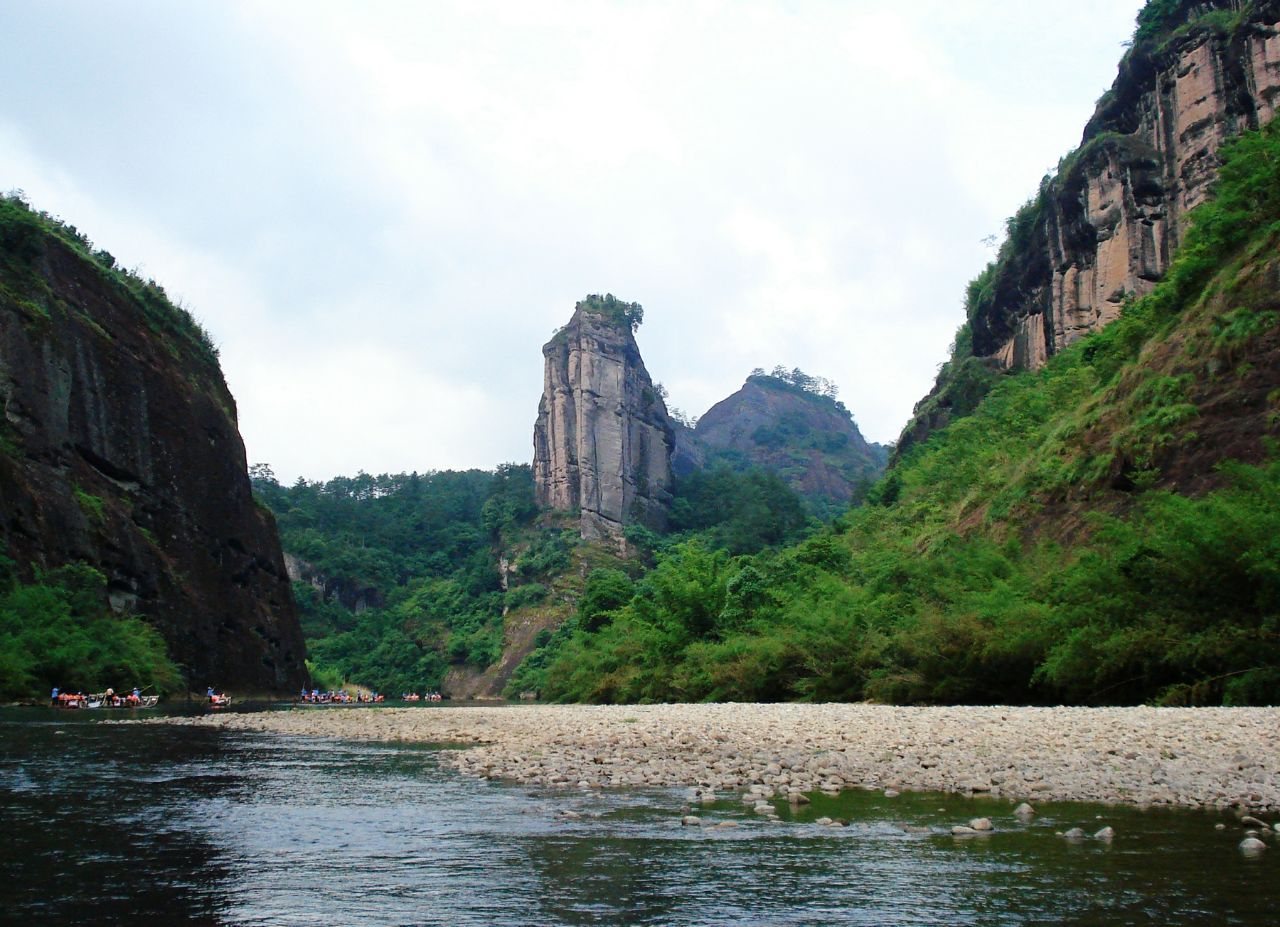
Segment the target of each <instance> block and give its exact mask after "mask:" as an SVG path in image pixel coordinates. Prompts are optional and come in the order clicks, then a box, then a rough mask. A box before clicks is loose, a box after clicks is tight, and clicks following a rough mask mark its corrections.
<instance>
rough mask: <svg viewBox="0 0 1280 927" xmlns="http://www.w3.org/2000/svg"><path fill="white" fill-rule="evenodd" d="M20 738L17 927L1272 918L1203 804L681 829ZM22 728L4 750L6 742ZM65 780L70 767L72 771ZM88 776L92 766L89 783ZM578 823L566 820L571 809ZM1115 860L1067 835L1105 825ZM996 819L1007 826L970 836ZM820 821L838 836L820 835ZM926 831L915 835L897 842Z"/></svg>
mask: <svg viewBox="0 0 1280 927" xmlns="http://www.w3.org/2000/svg"><path fill="white" fill-rule="evenodd" d="M63 727H64V728H65V730H66V734H64V735H58V736H55V735H54V734H53V727H52V726H51V725H48V724H36V725H22V724H16V725H13V724H11V725H9V726H6V727H5V729H4V731H3V734H4V737H3V740H2V741H0V744H2V746H0V813H2V814H3V818H4V821H5V825H6V836H7V837H9V838H10V839H8V840H7V841H6V842H5V846H4V849H3V850H0V854H3V856H0V858H2V859H3V860H4V862H5V866H6V872H7V873H8V874H9V878H7V879H5V880H4V881H3V884H0V908H2V909H3V910H5V911H6V912H8V913H9V915H10V916H12V917H16V918H18V919H25V920H37V919H45V920H48V921H51V922H52V921H60V920H72V919H76V918H79V919H81V920H85V921H86V922H92V923H115V922H123V921H129V922H131V923H137V922H139V921H144V920H146V919H147V918H149V917H150V918H155V917H160V916H164V917H165V918H167V919H168V920H169V921H178V920H182V919H186V920H192V921H200V920H205V921H208V922H221V923H230V924H264V925H265V924H272V925H276V924H308V925H310V924H334V923H343V924H352V925H358V924H390V923H405V924H449V925H471V924H476V925H478V924H485V925H491V924H620V923H626V924H711V925H721V924H724V925H728V924H759V925H763V924H787V925H793V924H794V925H802V924H803V925H808V924H867V925H870V924H876V925H882V924H925V923H929V924H939V923H944V924H982V925H988V924H997V925H1003V924H1010V925H1012V924H1029V923H1043V922H1075V923H1080V924H1109V923H1115V924H1125V923H1147V922H1149V921H1153V920H1157V921H1160V922H1162V923H1165V924H1178V923H1238V924H1250V923H1259V924H1261V923H1271V922H1272V918H1271V917H1270V915H1271V907H1272V904H1273V899H1274V894H1273V889H1272V887H1271V886H1272V885H1273V884H1274V880H1275V877H1276V875H1277V871H1278V870H1277V865H1276V863H1277V858H1280V851H1274V852H1272V853H1271V854H1270V858H1268V856H1267V855H1265V854H1264V856H1263V857H1262V858H1260V859H1256V860H1249V859H1244V858H1242V857H1241V855H1240V854H1239V853H1237V852H1236V850H1235V843H1236V842H1238V840H1239V836H1240V834H1239V828H1238V827H1236V826H1235V825H1234V824H1232V825H1231V826H1230V827H1229V828H1228V829H1227V830H1226V831H1223V832H1216V831H1214V830H1213V824H1214V822H1215V821H1216V820H1217V818H1214V817H1211V816H1208V815H1204V814H1196V813H1191V812H1162V813H1145V814H1144V813H1141V812H1138V811H1135V810H1133V809H1126V808H1103V807H1099V806H1084V805H1044V806H1042V807H1041V808H1040V809H1039V810H1040V814H1039V816H1037V817H1036V818H1034V819H1032V820H1031V821H1029V822H1021V821H1018V820H1017V819H1015V818H1014V817H1013V816H1012V814H1011V811H1012V806H1011V805H1008V803H1003V802H999V801H993V800H974V799H966V798H963V797H960V796H954V795H927V796H921V795H911V794H904V795H902V796H900V797H898V798H894V799H887V798H885V797H883V796H881V795H879V794H878V793H869V792H854V793H846V794H844V795H842V796H840V797H839V798H831V797H828V796H823V795H817V796H814V801H813V804H812V805H808V806H803V807H802V808H800V809H797V810H793V809H791V808H789V807H788V806H787V805H786V804H785V803H778V804H777V805H776V807H777V809H778V811H779V820H778V821H776V822H770V821H766V820H763V819H761V818H760V817H759V816H756V815H754V814H752V813H750V812H749V811H748V810H747V809H746V808H744V806H743V805H742V804H741V803H740V802H738V801H737V800H736V799H737V796H733V795H727V794H726V795H724V796H723V800H722V801H719V802H716V803H714V804H711V805H703V806H699V807H698V809H697V810H696V811H695V812H694V813H695V814H697V815H698V816H700V817H702V818H703V819H704V820H705V821H707V822H708V823H710V824H714V823H716V822H719V821H724V820H735V821H738V822H740V825H741V826H739V827H736V828H732V829H714V828H711V827H705V828H704V827H681V826H680V824H679V817H680V812H681V806H682V805H683V804H684V798H683V795H682V794H681V793H679V792H672V791H647V792H646V791H635V792H618V793H604V792H591V793H585V792H578V791H545V790H534V789H524V788H518V787H513V786H506V785H500V784H496V783H490V782H483V781H477V780H471V779H464V778H461V777H460V776H458V775H456V774H455V773H453V772H451V771H450V770H448V769H447V768H445V767H444V766H443V765H442V764H441V763H440V762H438V753H437V752H436V751H434V750H431V749H426V748H421V747H406V746H398V745H387V744H371V743H344V742H338V741H331V740H322V739H310V738H294V739H289V738H284V737H280V736H276V735H266V734H228V733H226V732H219V731H211V730H208V729H203V728H193V727H173V728H168V727H150V726H125V725H93V724H74V725H64V726H63ZM10 735H12V736H10ZM68 770H70V772H68ZM81 771H84V772H81ZM564 811H571V812H573V815H574V816H566V815H564V814H562V812H564ZM1098 815H1102V816H1103V817H1104V819H1105V823H1109V824H1111V825H1112V826H1114V827H1115V828H1116V830H1117V832H1118V836H1117V838H1116V840H1115V841H1114V842H1113V843H1111V844H1103V843H1101V842H1098V841H1085V842H1083V843H1080V844H1075V843H1071V842H1069V841H1065V840H1062V839H1061V838H1058V837H1056V836H1055V831H1057V830H1065V829H1066V828H1069V827H1073V826H1081V827H1084V829H1085V830H1086V831H1088V832H1090V833H1092V832H1093V831H1094V830H1096V829H1097V828H1098V827H1100V826H1102V823H1103V821H1099V820H1098V818H1097V816H1098ZM977 816H989V817H991V818H992V819H993V820H994V821H995V822H996V828H997V830H996V832H995V833H994V834H991V835H989V836H984V837H979V838H973V839H967V840H965V839H956V838H953V837H952V836H951V835H950V833H949V828H950V827H951V825H953V824H957V823H966V822H968V821H969V820H970V819H971V818H973V817H977ZM821 817H831V818H841V819H844V820H845V821H847V822H848V826H846V827H821V826H818V825H817V824H815V823H814V822H815V821H816V820H817V819H818V818H821ZM904 825H905V826H910V827H914V828H927V832H924V833H907V832H906V831H904V829H903V826H904Z"/></svg>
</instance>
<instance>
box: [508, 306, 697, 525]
mask: <svg viewBox="0 0 1280 927" xmlns="http://www.w3.org/2000/svg"><path fill="white" fill-rule="evenodd" d="M639 318H640V307H639V306H636V305H634V304H631V303H623V302H620V301H618V300H616V299H614V298H613V297H612V296H605V297H599V296H591V297H588V298H587V299H585V300H583V301H582V302H580V303H578V305H577V307H576V308H575V310H574V313H573V318H572V319H570V320H569V324H568V325H566V326H565V327H564V328H563V329H561V330H560V331H559V332H557V333H556V335H555V336H554V337H553V338H552V339H551V340H550V341H549V342H547V343H546V345H544V346H543V348H542V354H543V357H544V358H545V359H546V364H545V375H544V380H543V390H542V399H541V401H540V402H539V403H538V420H537V422H536V424H535V425H534V431H533V477H534V484H535V487H536V492H537V500H538V504H539V505H541V506H543V507H545V508H550V509H555V510H557V511H574V512H579V513H580V516H581V526H582V536H583V537H584V538H588V539H601V538H612V539H615V540H616V539H620V538H621V536H622V531H623V528H624V527H625V526H626V525H629V524H633V523H635V524H642V525H645V526H647V527H650V528H653V529H655V530H661V529H663V528H664V527H665V525H666V520H667V507H668V503H669V501H670V487H671V451H672V447H673V444H674V436H673V433H672V424H671V419H670V418H669V417H668V415H667V407H666V404H665V403H664V402H663V399H662V396H661V395H659V391H658V390H657V389H655V387H654V384H653V381H652V380H650V378H649V373H648V371H647V370H645V367H644V361H642V360H641V359H640V350H639V348H638V347H637V346H636V340H635V336H634V334H633V326H634V325H636V324H638V320H639Z"/></svg>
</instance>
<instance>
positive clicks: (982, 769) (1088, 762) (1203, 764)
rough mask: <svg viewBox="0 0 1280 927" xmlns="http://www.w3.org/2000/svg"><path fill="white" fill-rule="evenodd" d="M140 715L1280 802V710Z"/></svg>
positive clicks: (657, 764)
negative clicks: (177, 716) (182, 716)
mask: <svg viewBox="0 0 1280 927" xmlns="http://www.w3.org/2000/svg"><path fill="white" fill-rule="evenodd" d="M140 723H148V724H190V725H208V726H214V727H220V728H224V729H227V730H238V731H261V732H270V733H279V734H291V735H308V736H321V737H335V738H340V739H347V740H374V741H387V742H392V741H400V742H407V743H438V744H460V745H465V747H466V749H461V750H457V751H450V752H449V753H447V754H445V755H444V756H443V757H442V760H443V762H444V763H446V764H447V765H449V766H451V767H452V768H454V769H456V770H458V771H459V772H461V773H463V774H465V775H469V776H476V777H482V778H490V779H499V780H507V781H513V782H518V783H521V784H525V785H536V786H549V787H579V788H610V787H613V788H644V787H650V788H658V787H662V788H680V787H685V788H698V789H704V790H709V791H715V792H732V791H744V790H747V789H749V787H751V786H758V787H763V788H766V789H772V790H773V791H774V792H775V793H776V794H777V795H778V796H782V797H786V796H787V795H789V794H801V793H805V792H817V791H827V792H838V791H841V790H843V789H859V788H863V789H885V790H888V789H894V790H899V791H906V790H909V791H937V792H958V793H969V794H985V795H990V796H992V797H1002V798H1007V799H1009V800H1011V801H1034V800H1036V799H1039V800H1042V801H1088V802H1119V803H1124V804H1131V805H1158V806H1165V807H1186V808H1210V809H1213V808H1218V809H1227V808H1231V807H1241V808H1247V809H1249V810H1253V811H1274V810H1280V708H1147V707H1137V708H1062V707H1058V708H1018V707H1001V706H988V707H976V706H975V707H946V708H904V707H893V706H882V705H869V704H821V705H813V704H798V703H784V704H744V703H728V704H689V705H679V704H677V705H622V706H612V705H609V706H587V705H509V706H503V707H458V708H451V707H447V706H442V707H434V706H433V707H423V708H369V709H367V710H359V709H352V710H341V709H334V710H331V711H324V712H319V711H289V710H285V711H264V712H253V713H249V712H243V713H230V714H216V715H209V716H199V717H191V718H156V719H148V720H146V721H142V722H140Z"/></svg>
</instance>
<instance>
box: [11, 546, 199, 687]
mask: <svg viewBox="0 0 1280 927" xmlns="http://www.w3.org/2000/svg"><path fill="white" fill-rule="evenodd" d="M54 686H59V687H61V688H62V689H64V690H66V691H83V692H100V691H102V690H104V689H106V688H108V687H111V688H114V689H116V690H118V691H124V690H127V689H130V688H132V687H134V686H138V687H140V688H148V689H153V690H154V691H156V692H159V693H161V694H164V693H170V692H177V691H179V690H180V689H181V688H182V686H183V680H182V677H181V675H180V674H179V672H178V669H177V667H176V666H175V665H174V664H173V662H172V661H171V660H170V659H169V656H168V654H167V652H166V649H165V644H164V640H163V639H162V638H161V636H160V632H158V631H157V630H156V629H155V628H153V627H152V626H151V625H149V624H147V623H146V622H145V621H143V620H142V619H140V618H134V617H122V616H118V615H115V614H112V612H111V610H110V609H109V608H108V607H107V597H106V579H105V577H104V576H103V575H102V574H101V573H99V572H98V571H97V570H94V569H92V568H91V567H88V566H84V565H80V564H72V565H68V566H64V567H61V568H59V569H57V570H51V571H49V572H47V573H45V574H43V575H42V576H40V577H39V578H38V579H37V581H36V582H34V583H25V584H24V583H15V582H13V581H12V580H10V581H9V582H8V584H7V586H6V587H5V591H4V593H3V595H2V596H0V698H2V699H10V700H12V699H24V700H30V699H41V698H45V697H47V696H48V694H49V691H50V690H51V689H52V687H54Z"/></svg>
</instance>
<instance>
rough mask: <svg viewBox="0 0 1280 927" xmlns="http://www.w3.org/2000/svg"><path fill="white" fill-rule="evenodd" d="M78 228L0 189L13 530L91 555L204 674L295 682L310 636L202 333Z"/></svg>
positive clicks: (46, 557)
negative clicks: (305, 632)
mask: <svg viewBox="0 0 1280 927" xmlns="http://www.w3.org/2000/svg"><path fill="white" fill-rule="evenodd" d="M114 264H115V262H114V259H113V258H112V257H111V256H110V255H108V254H106V253H105V252H96V253H94V252H91V249H90V247H89V245H88V242H87V241H86V240H85V239H84V238H83V237H81V236H79V235H78V234H77V233H76V231H75V230H74V229H73V228H68V227H65V226H61V225H58V224H57V223H55V222H52V221H50V220H48V219H47V218H46V217H43V216H41V215H38V214H36V213H33V212H31V211H30V210H29V209H28V208H27V207H26V206H25V205H24V204H23V203H21V202H20V201H18V200H14V199H10V198H6V199H4V200H3V201H0V399H2V400H3V403H4V417H3V420H2V421H0V512H2V513H3V516H2V520H0V541H2V542H3V545H4V549H5V550H6V551H7V553H8V556H9V557H11V558H12V559H13V560H15V561H16V563H17V564H18V569H19V572H20V574H21V576H22V577H23V578H24V579H28V580H30V579H32V578H34V577H35V576H36V575H37V573H38V572H39V571H41V570H45V569H49V568H52V567H56V566H59V565H62V564H67V563H73V562H80V561H83V562H85V563H87V564H90V565H92V566H94V567H96V568H97V569H99V570H100V571H102V572H103V573H104V574H105V575H106V577H107V581H108V593H109V597H110V603H111V606H112V607H113V608H114V609H115V610H116V611H117V612H120V613H137V614H139V615H141V616H143V617H144V618H146V619H147V620H148V621H149V622H150V623H152V624H153V625H154V626H155V627H156V628H158V629H159V630H160V632H161V633H162V635H163V636H164V639H165V641H166V642H167V644H168V647H169V652H170V654H171V656H172V657H173V659H174V660H176V661H177V663H178V664H179V665H180V666H181V667H182V668H183V669H184V671H185V673H186V677H187V682H188V684H189V685H191V686H192V687H196V688H199V687H203V686H205V685H207V684H214V685H220V686H228V687H234V688H237V689H240V690H241V691H244V690H252V691H258V692H265V691H270V690H275V691H287V690H290V689H292V688H294V687H295V686H298V685H301V684H302V682H303V681H304V680H305V678H306V671H305V667H304V665H303V659H304V656H305V651H304V647H303V643H302V636H301V632H300V630H299V627H298V619H297V615H296V613H295V611H294V604H293V599H292V596H291V594H290V589H289V582H288V578H287V576H286V574H285V568H284V563H283V560H282V558H281V553H280V546H279V543H278V541H277V539H276V533H275V522H274V520H273V519H272V517H271V515H270V514H269V513H267V512H264V511H262V510H261V509H259V508H258V507H257V506H256V505H255V504H254V501H253V497H252V493H251V491H250V486H249V479H248V475H247V473H246V468H245V455H244V446H243V444H242V443H241V440H240V435H239V433H238V431H237V428H236V417H235V403H234V400H233V399H232V398H231V394H230V393H229V392H228V391H227V387H226V384H225V383H224V382H223V379H222V373H221V371H220V370H219V368H218V363H217V357H216V353H215V352H214V350H213V348H212V347H211V345H210V343H209V341H208V338H207V336H205V335H204V333H203V332H202V331H201V330H200V329H199V327H198V326H197V325H196V324H195V323H194V322H193V321H192V320H191V317H190V316H189V315H187V314H186V313H185V312H184V311H182V310H181V309H178V308H176V307H174V306H173V305H171V304H170V303H169V301H168V300H167V299H166V298H165V296H164V292H163V291H162V290H161V289H160V288H159V287H157V286H156V285H155V284H154V283H150V282H147V283H144V282H143V281H141V280H138V279H137V278H136V277H133V276H131V275H127V274H124V273H121V272H119V271H118V270H116V269H115V268H114Z"/></svg>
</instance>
